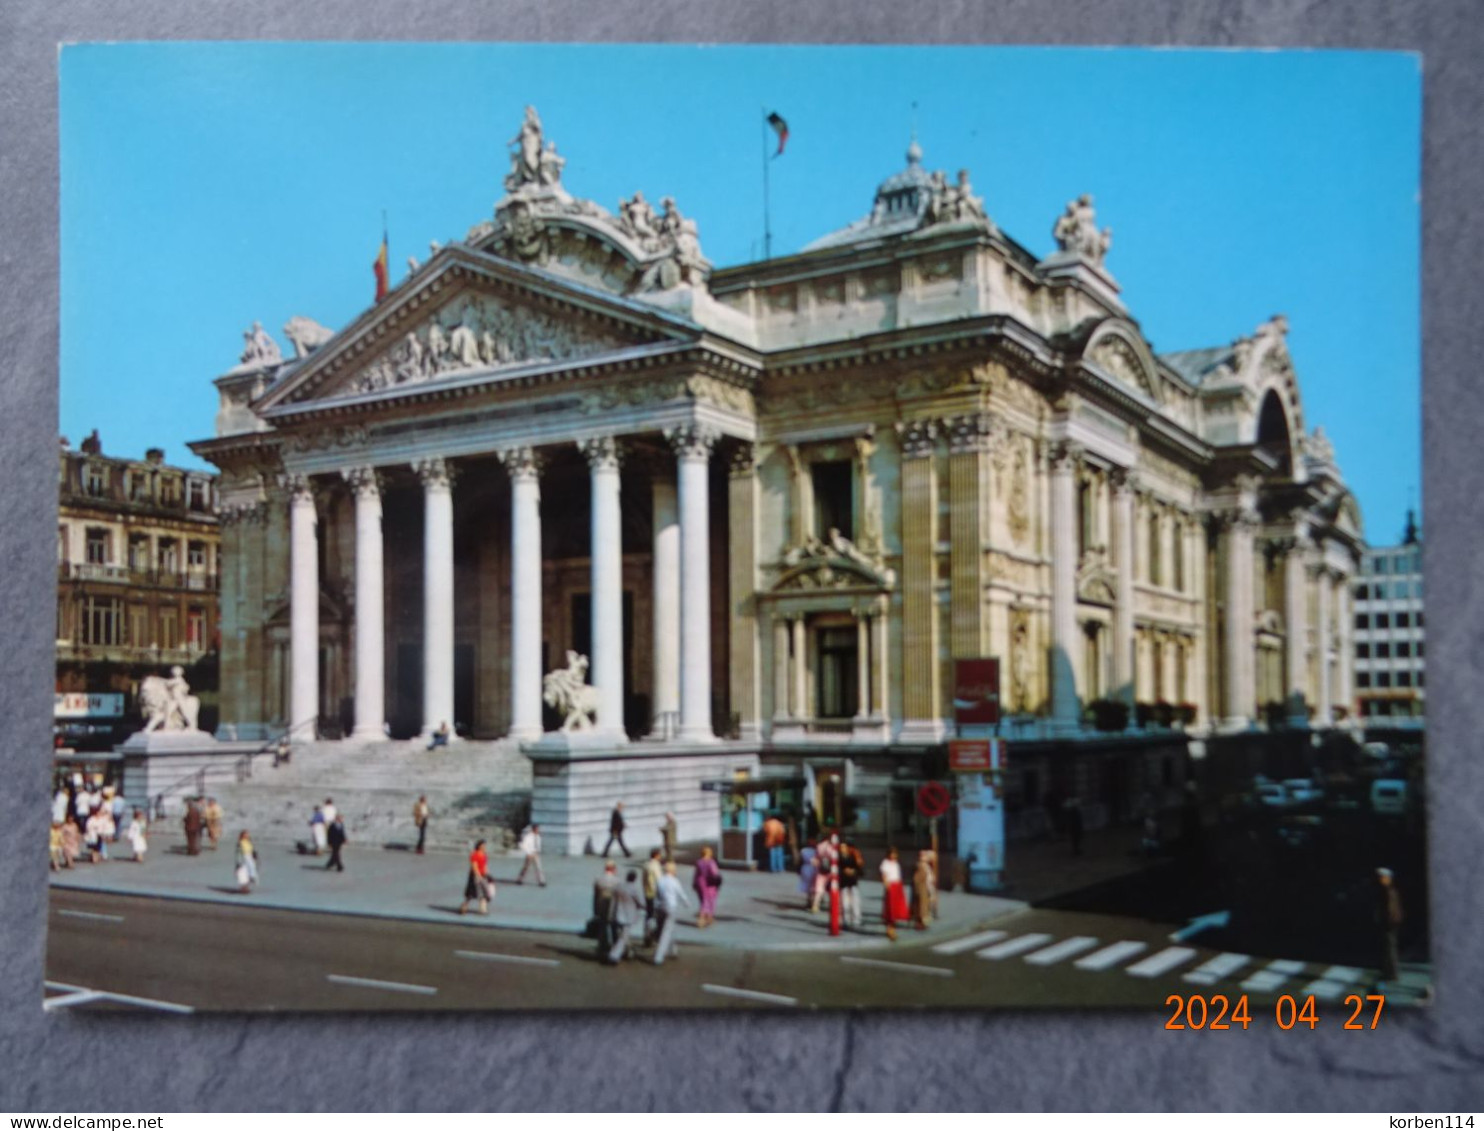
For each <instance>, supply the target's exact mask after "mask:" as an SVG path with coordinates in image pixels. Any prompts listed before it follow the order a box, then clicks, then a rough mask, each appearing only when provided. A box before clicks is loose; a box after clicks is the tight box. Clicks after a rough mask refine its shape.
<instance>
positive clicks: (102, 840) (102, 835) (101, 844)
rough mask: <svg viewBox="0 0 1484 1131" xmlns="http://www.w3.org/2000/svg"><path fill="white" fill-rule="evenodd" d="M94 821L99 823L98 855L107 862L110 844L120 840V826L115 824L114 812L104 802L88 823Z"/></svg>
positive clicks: (95, 810) (94, 811)
mask: <svg viewBox="0 0 1484 1131" xmlns="http://www.w3.org/2000/svg"><path fill="white" fill-rule="evenodd" d="M94 821H97V822H98V855H99V856H101V857H102V858H103V859H104V860H107V859H108V846H109V844H110V843H111V842H113V841H115V840H117V839H118V825H117V824H116V823H115V822H114V819H113V810H112V809H111V808H109V805H108V802H106V801H105V802H103V803H102V804H100V805H99V806H98V807H97V808H96V809H94V810H93V815H92V816H91V817H89V818H88V823H89V824H91V823H92V822H94Z"/></svg>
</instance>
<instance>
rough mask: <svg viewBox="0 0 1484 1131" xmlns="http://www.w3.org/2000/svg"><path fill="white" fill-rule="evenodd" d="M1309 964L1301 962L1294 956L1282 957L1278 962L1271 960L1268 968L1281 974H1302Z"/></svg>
mask: <svg viewBox="0 0 1484 1131" xmlns="http://www.w3.org/2000/svg"><path fill="white" fill-rule="evenodd" d="M1307 965H1308V963H1307V962H1299V961H1298V960H1297V959H1294V958H1280V959H1278V960H1277V961H1276V962H1269V963H1268V969H1269V970H1276V971H1277V972H1278V973H1280V974H1302V973H1303V972H1304V967H1305V966H1307Z"/></svg>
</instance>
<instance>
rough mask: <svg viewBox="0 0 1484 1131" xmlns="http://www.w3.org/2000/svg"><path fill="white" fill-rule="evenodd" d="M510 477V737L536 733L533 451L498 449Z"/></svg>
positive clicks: (536, 469) (537, 552)
mask: <svg viewBox="0 0 1484 1131" xmlns="http://www.w3.org/2000/svg"><path fill="white" fill-rule="evenodd" d="M499 455H500V462H501V463H503V464H504V465H505V470H506V471H507V472H508V473H509V475H510V737H511V738H515V739H519V740H522V741H530V740H532V739H536V738H540V737H541V467H540V462H539V460H538V458H537V456H536V453H535V450H534V449H532V448H527V447H520V448H507V449H506V450H504V451H502V452H500V453H499Z"/></svg>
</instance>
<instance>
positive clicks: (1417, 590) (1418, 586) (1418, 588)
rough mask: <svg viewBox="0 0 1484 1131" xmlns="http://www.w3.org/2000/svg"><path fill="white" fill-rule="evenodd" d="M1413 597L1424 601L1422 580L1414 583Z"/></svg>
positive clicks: (1419, 579)
mask: <svg viewBox="0 0 1484 1131" xmlns="http://www.w3.org/2000/svg"><path fill="white" fill-rule="evenodd" d="M1412 596H1414V597H1416V598H1417V599H1418V600H1421V599H1422V579H1421V578H1418V579H1417V580H1416V581H1414V582H1412Z"/></svg>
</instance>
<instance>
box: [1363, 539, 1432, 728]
mask: <svg viewBox="0 0 1484 1131" xmlns="http://www.w3.org/2000/svg"><path fill="white" fill-rule="evenodd" d="M1424 628H1425V625H1424V622H1423V611H1422V539H1421V537H1420V536H1419V535H1418V533H1417V523H1416V520H1415V519H1414V518H1413V516H1412V514H1411V512H1408V514H1407V529H1406V533H1405V534H1404V535H1403V536H1402V541H1401V544H1400V545H1397V546H1370V547H1367V548H1366V551H1365V554H1364V555H1363V556H1362V558H1361V570H1360V573H1359V575H1358V576H1357V577H1356V582H1355V696H1356V704H1355V706H1356V710H1357V711H1358V712H1359V714H1360V716H1361V718H1362V719H1365V720H1370V719H1387V720H1390V721H1392V722H1395V721H1396V720H1398V719H1415V720H1418V721H1419V722H1420V721H1421V718H1422V716H1423V714H1424V713H1425V712H1424V710H1423V708H1424V705H1425V703H1426V700H1427V690H1426V688H1427V672H1426V666H1427V665H1426V657H1425V641H1424V636H1425V633H1424V631H1423V630H1424Z"/></svg>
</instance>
